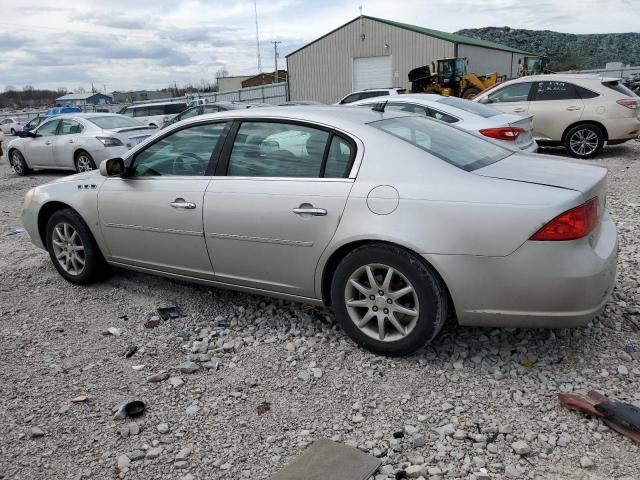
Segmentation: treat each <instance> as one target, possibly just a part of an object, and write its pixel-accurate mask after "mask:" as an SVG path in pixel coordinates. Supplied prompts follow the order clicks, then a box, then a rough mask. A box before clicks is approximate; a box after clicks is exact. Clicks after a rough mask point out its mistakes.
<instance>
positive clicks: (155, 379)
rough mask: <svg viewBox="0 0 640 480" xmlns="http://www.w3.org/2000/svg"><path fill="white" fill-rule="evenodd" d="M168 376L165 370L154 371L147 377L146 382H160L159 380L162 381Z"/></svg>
mask: <svg viewBox="0 0 640 480" xmlns="http://www.w3.org/2000/svg"><path fill="white" fill-rule="evenodd" d="M168 378H169V374H168V373H166V372H163V373H156V374H155V375H151V376H150V377H149V378H147V382H149V383H160V382H164V381H165V380H166V379H168Z"/></svg>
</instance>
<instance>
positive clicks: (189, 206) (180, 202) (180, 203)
mask: <svg viewBox="0 0 640 480" xmlns="http://www.w3.org/2000/svg"><path fill="white" fill-rule="evenodd" d="M169 205H171V206H172V207H173V208H184V209H186V210H193V209H194V208H196V204H195V203H193V202H185V200H184V198H176V199H175V200H174V201H173V202H171V203H170V204H169Z"/></svg>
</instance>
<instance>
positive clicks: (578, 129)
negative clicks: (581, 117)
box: [564, 123, 605, 158]
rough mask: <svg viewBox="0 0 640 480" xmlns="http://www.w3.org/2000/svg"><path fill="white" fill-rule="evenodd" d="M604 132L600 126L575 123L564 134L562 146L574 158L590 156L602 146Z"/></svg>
mask: <svg viewBox="0 0 640 480" xmlns="http://www.w3.org/2000/svg"><path fill="white" fill-rule="evenodd" d="M604 142H605V137H604V132H603V131H602V129H601V128H600V127H597V126H595V125H591V124H588V123H583V124H580V125H576V126H575V127H573V128H572V129H571V130H569V131H568V132H567V133H566V135H565V136H564V148H565V149H566V150H567V153H568V154H569V155H571V156H572V157H575V158H591V157H593V156H594V155H596V154H597V153H598V152H600V150H602V147H603V146H604Z"/></svg>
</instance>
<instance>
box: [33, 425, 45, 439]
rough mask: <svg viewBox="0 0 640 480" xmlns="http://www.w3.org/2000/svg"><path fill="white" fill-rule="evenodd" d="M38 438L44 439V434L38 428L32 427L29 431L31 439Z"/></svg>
mask: <svg viewBox="0 0 640 480" xmlns="http://www.w3.org/2000/svg"><path fill="white" fill-rule="evenodd" d="M40 437H44V432H43V431H42V430H41V429H40V428H38V427H33V428H32V429H31V438H40Z"/></svg>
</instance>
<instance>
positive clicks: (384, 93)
mask: <svg viewBox="0 0 640 480" xmlns="http://www.w3.org/2000/svg"><path fill="white" fill-rule="evenodd" d="M388 95H389V92H388V91H386V90H378V91H375V90H374V91H372V92H362V93H361V94H360V98H359V99H358V100H364V99H365V98H373V97H386V96H388Z"/></svg>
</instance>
